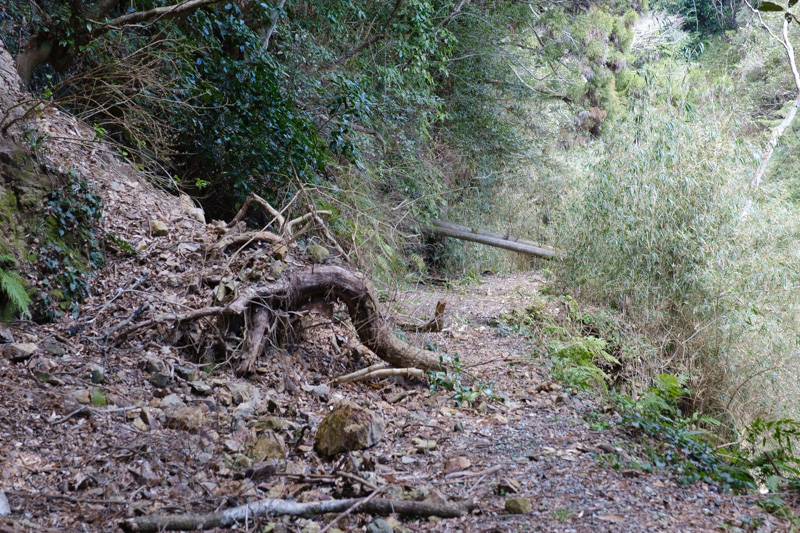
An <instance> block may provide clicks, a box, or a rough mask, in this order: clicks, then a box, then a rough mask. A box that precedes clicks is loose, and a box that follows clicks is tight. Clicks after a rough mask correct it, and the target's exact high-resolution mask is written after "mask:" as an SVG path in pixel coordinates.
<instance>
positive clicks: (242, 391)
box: [228, 383, 261, 405]
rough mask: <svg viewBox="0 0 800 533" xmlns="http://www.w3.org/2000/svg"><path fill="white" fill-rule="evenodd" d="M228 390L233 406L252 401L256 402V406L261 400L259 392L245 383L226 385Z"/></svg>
mask: <svg viewBox="0 0 800 533" xmlns="http://www.w3.org/2000/svg"><path fill="white" fill-rule="evenodd" d="M228 390H229V391H230V392H231V399H232V400H233V403H234V404H235V405H239V404H240V403H244V402H249V401H252V400H256V401H255V402H254V403H255V404H258V403H259V401H260V400H261V393H260V392H259V390H258V389H257V388H256V387H253V386H252V385H248V384H246V383H230V384H228Z"/></svg>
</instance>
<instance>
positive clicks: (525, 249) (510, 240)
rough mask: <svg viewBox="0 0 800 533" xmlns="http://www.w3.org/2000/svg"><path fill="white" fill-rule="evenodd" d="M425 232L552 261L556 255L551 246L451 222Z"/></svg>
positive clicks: (435, 222)
mask: <svg viewBox="0 0 800 533" xmlns="http://www.w3.org/2000/svg"><path fill="white" fill-rule="evenodd" d="M424 231H425V232H426V233H430V234H433V235H440V236H442V237H452V238H454V239H460V240H462V241H471V242H477V243H478V244H485V245H487V246H494V247H495V248H502V249H504V250H511V251H512V252H519V253H522V254H527V255H532V256H534V257H540V258H542V259H552V258H553V257H555V255H556V251H555V250H554V249H553V248H551V247H549V246H543V245H541V244H539V243H535V242H532V241H526V240H523V239H518V238H516V237H509V236H507V235H500V234H499V233H492V232H490V231H480V230H476V229H472V228H468V227H467V226H459V225H458V224H451V223H449V222H441V221H438V220H437V221H434V223H433V226H431V227H428V228H425V230H424Z"/></svg>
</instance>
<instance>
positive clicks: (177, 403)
mask: <svg viewBox="0 0 800 533" xmlns="http://www.w3.org/2000/svg"><path fill="white" fill-rule="evenodd" d="M158 406H159V407H161V408H162V409H167V408H169V407H186V402H184V401H183V400H181V398H180V396H178V395H177V394H168V395H167V396H164V397H163V398H161V401H160V402H159V403H158Z"/></svg>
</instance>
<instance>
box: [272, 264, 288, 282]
mask: <svg viewBox="0 0 800 533" xmlns="http://www.w3.org/2000/svg"><path fill="white" fill-rule="evenodd" d="M285 270H286V263H284V262H283V261H273V262H272V264H271V265H269V275H270V276H272V277H273V278H275V279H278V278H279V277H281V274H283V272H284V271H285Z"/></svg>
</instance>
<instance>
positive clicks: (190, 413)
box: [164, 407, 205, 431]
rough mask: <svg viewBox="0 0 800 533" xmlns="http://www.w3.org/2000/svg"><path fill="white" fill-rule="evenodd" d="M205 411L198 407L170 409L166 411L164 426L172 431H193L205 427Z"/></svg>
mask: <svg viewBox="0 0 800 533" xmlns="http://www.w3.org/2000/svg"><path fill="white" fill-rule="evenodd" d="M204 419H205V417H204V416H203V411H202V410H201V409H199V408H197V407H170V408H168V409H164V425H166V426H167V427H169V428H172V429H180V430H183V431H193V430H196V429H198V428H199V427H201V426H202V425H203V422H204Z"/></svg>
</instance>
